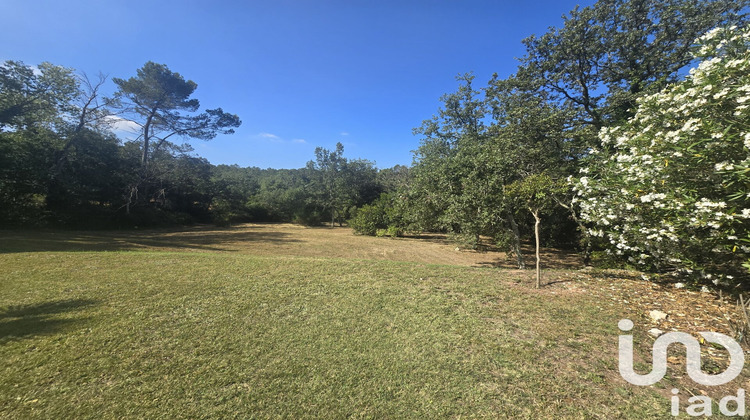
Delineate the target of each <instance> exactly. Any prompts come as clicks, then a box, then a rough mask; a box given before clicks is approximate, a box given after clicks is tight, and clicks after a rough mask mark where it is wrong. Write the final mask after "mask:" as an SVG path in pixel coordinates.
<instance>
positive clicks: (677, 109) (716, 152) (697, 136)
mask: <svg viewBox="0 0 750 420" xmlns="http://www.w3.org/2000/svg"><path fill="white" fill-rule="evenodd" d="M697 43H698V44H699V45H698V47H697V48H696V58H698V59H699V60H701V63H700V65H698V67H697V68H694V69H692V70H691V71H690V75H689V76H688V77H687V78H686V80H684V81H683V82H681V83H678V84H676V85H674V86H671V87H668V88H667V89H665V90H664V91H662V92H660V93H657V94H654V95H650V96H647V97H644V98H642V99H641V100H639V102H638V109H637V112H636V115H635V116H634V117H633V118H631V119H630V120H628V121H627V122H626V123H624V124H622V125H621V126H617V127H612V128H605V129H603V130H602V131H601V133H600V139H601V140H602V143H603V145H604V147H605V149H608V150H603V151H598V154H595V155H594V159H592V161H591V165H590V166H589V167H587V168H584V169H582V171H581V172H582V174H581V175H582V176H581V177H580V178H579V179H577V180H576V181H575V186H574V188H575V190H576V191H577V193H578V196H579V203H580V207H581V216H582V218H583V219H585V220H587V221H588V222H591V223H593V224H594V225H595V226H594V228H593V229H591V230H590V233H591V234H592V235H594V236H596V237H600V238H604V239H605V240H606V241H607V242H608V243H609V249H610V252H613V253H614V254H616V255H621V256H623V257H626V258H627V260H628V261H629V262H631V263H633V264H637V265H638V266H640V267H642V268H646V269H651V270H657V271H676V272H679V273H683V274H689V275H692V276H693V277H694V278H704V279H710V280H712V281H713V282H714V283H715V284H719V283H723V284H729V283H738V282H746V283H747V281H748V275H747V272H746V271H745V270H744V269H742V263H743V262H747V261H748V257H749V256H750V246H748V245H750V243H748V242H750V109H749V107H750V45H749V44H750V29H744V30H738V29H737V28H734V27H732V28H727V29H715V30H713V31H711V32H709V33H708V34H706V35H704V36H703V37H701V38H700V39H699V40H698V41H697ZM595 152H596V151H595Z"/></svg>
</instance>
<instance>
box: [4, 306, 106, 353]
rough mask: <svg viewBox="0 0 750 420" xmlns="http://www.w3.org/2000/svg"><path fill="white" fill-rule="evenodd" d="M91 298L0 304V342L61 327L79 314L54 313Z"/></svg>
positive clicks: (44, 332)
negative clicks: (69, 315) (65, 315)
mask: <svg viewBox="0 0 750 420" xmlns="http://www.w3.org/2000/svg"><path fill="white" fill-rule="evenodd" d="M96 303H97V301H95V300H91V299H66V300H55V301H50V302H44V303H38V304H33V305H22V306H9V307H5V308H0V343H2V342H4V341H8V340H13V339H20V338H28V337H32V336H37V335H46V334H54V333H57V332H61V331H64V330H65V329H67V328H69V327H70V326H71V325H72V324H74V323H76V322H79V321H82V320H84V319H82V318H68V317H66V318H58V317H57V316H59V315H61V314H63V313H67V312H75V311H78V310H81V309H83V308H85V307H88V306H91V305H94V304H96Z"/></svg>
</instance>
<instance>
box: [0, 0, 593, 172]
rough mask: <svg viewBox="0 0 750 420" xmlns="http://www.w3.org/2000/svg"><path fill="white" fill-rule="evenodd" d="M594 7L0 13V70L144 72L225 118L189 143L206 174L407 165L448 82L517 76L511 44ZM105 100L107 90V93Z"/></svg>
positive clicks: (142, 4) (125, 8) (21, 0)
mask: <svg viewBox="0 0 750 420" xmlns="http://www.w3.org/2000/svg"><path fill="white" fill-rule="evenodd" d="M592 3H593V1H565V0H560V1H552V0H545V1H525V2H524V1H520V2H519V1H502V0H498V1H479V0H462V1H458V0H453V1H443V0H433V1H421V0H420V1H411V0H400V1H391V0H382V1H374V0H371V1H357V0H349V1H344V0H337V1H326V0H315V1H313V0H310V1H303V0H297V1H284V0H277V1H270V0H269V1H265V0H258V1H256V0H249V1H221V0H215V1H157V0H151V1H140V0H128V1H104V0H98V1H93V0H92V1H59V0H57V1H29V0H3V1H2V2H0V27H2V28H3V29H2V31H0V45H2V49H0V60H3V61H4V60H8V59H12V60H21V61H24V62H25V63H26V64H38V63H40V62H43V61H49V62H51V63H53V64H58V65H63V66H66V67H72V68H75V69H76V70H79V71H85V72H86V73H88V74H89V75H95V74H96V73H98V72H100V71H101V72H103V73H105V74H108V75H109V76H110V77H120V78H128V77H131V76H133V75H135V71H136V69H137V68H139V67H141V66H142V65H143V64H144V63H145V62H146V61H149V60H151V61H155V62H157V63H163V64H167V65H168V66H169V68H170V69H171V70H172V71H176V72H179V73H180V74H182V75H183V76H184V77H185V78H186V79H191V80H193V81H195V82H196V83H197V84H198V89H197V90H196V92H195V94H194V97H196V98H198V99H199V100H200V101H201V105H202V108H207V107H208V108H216V107H222V108H223V109H224V110H225V111H228V112H232V113H236V114H238V115H239V116H240V118H241V119H242V121H243V124H242V126H241V127H240V128H239V129H238V130H237V132H236V133H235V134H234V135H231V136H219V137H217V138H216V139H214V140H211V141H209V142H203V141H200V140H196V141H191V142H190V143H191V144H192V145H193V147H194V148H195V152H196V153H197V154H198V155H200V156H203V157H205V158H207V159H208V160H209V161H211V163H214V164H220V163H226V164H233V163H236V164H238V165H240V166H259V167H261V168H267V167H273V168H298V167H302V166H304V165H305V162H307V161H308V160H310V159H312V157H313V151H314V149H315V147H316V146H323V147H326V148H333V147H334V146H335V144H336V142H339V141H340V142H342V143H343V144H344V148H345V156H347V157H350V158H365V159H369V160H372V161H375V162H376V164H377V166H378V167H380V168H385V167H390V166H393V165H396V164H405V165H409V164H411V161H412V153H411V151H412V150H414V149H416V148H417V147H418V145H419V138H418V137H416V136H414V135H413V134H412V129H413V128H414V127H417V126H419V125H420V124H421V122H422V121H423V120H425V119H428V118H430V117H431V116H432V115H433V114H435V113H436V112H437V109H438V107H439V105H440V103H439V98H440V96H441V95H442V94H444V93H447V92H451V91H453V90H455V89H456V87H457V82H456V80H455V76H456V75H458V74H459V73H466V72H473V73H474V74H475V75H476V76H477V78H476V83H477V86H483V85H485V83H486V82H487V81H488V80H489V79H490V77H491V75H492V74H493V73H495V72H496V73H498V74H500V75H501V76H507V75H509V74H511V73H513V72H514V71H515V68H516V66H517V62H516V61H515V58H516V57H520V56H522V55H523V54H524V48H523V45H522V44H521V40H522V39H523V38H525V37H527V36H529V35H531V34H542V33H544V32H545V31H546V30H547V28H548V27H550V26H560V25H561V24H562V19H561V16H562V15H563V14H565V13H567V12H568V11H570V10H571V9H573V8H574V7H575V6H576V5H577V4H581V5H582V6H585V5H589V4H592ZM108 86H109V89H110V91H111V90H113V89H114V87H113V84H112V83H111V82H110V83H109V85H108Z"/></svg>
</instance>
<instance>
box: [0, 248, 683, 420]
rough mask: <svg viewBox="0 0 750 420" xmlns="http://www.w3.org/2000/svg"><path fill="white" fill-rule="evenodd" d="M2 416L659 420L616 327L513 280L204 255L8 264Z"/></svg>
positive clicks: (574, 299) (52, 256) (565, 299)
mask: <svg viewBox="0 0 750 420" xmlns="http://www.w3.org/2000/svg"><path fill="white" fill-rule="evenodd" d="M0 267H2V270H1V271H0V360H2V363H1V364H0V417H10V418H28V417H35V418H123V417H125V418H220V417H236V418H252V417H259V418H268V417H284V418H312V417H316V418H349V417H353V418H467V417H468V418H474V417H486V418H534V419H535V418H601V419H611V418H633V419H642V418H655V417H656V418H658V417H662V416H663V414H666V413H668V411H669V407H668V401H667V400H665V399H663V398H661V397H659V396H657V395H656V394H655V393H653V392H652V391H649V390H648V389H641V388H637V389H636V388H634V387H631V386H627V384H625V383H624V381H622V380H621V379H619V378H617V370H616V369H617V368H616V335H617V331H616V321H617V319H618V314H617V313H613V312H611V311H607V310H602V309H599V307H598V305H597V302H594V301H590V300H588V299H587V298H586V297H585V296H581V295H575V296H573V295H565V294H560V295H552V294H549V293H543V292H537V291H535V290H533V289H530V288H526V287H520V286H517V285H516V279H514V277H513V275H511V274H509V272H507V271H502V270H497V269H489V268H471V267H456V266H446V265H429V264H419V263H409V262H394V261H365V260H347V259H325V258H309V257H306V258H302V257H298V258H295V257H267V256H253V255H244V254H237V253H221V252H211V253H200V252H198V253H196V252H189V253H188V252H183V253H180V252H155V251H152V252H121V251H118V252H60V251H55V252H38V253H27V252H23V253H6V254H0Z"/></svg>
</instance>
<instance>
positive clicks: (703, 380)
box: [617, 319, 745, 386]
mask: <svg viewBox="0 0 750 420" xmlns="http://www.w3.org/2000/svg"><path fill="white" fill-rule="evenodd" d="M617 326H618V327H619V328H620V330H621V331H630V330H632V329H633V321H631V320H629V319H621V320H620V322H618V323H617ZM700 335H701V336H702V337H703V338H704V339H705V340H706V341H708V342H709V343H716V344H720V345H721V346H723V347H724V348H725V349H727V350H728V351H729V360H730V361H729V367H728V368H727V370H725V371H724V372H722V373H719V374H716V375H708V374H705V373H703V372H702V371H701V350H700V343H699V342H698V340H696V339H695V337H693V336H691V335H690V334H687V333H683V332H675V331H673V332H668V333H666V334H664V335H661V336H660V337H659V338H657V339H656V341H655V342H654V346H653V356H652V363H653V367H652V369H651V372H650V373H648V374H646V375H641V374H638V373H636V372H635V371H634V370H633V336H632V335H630V334H626V335H620V343H619V350H620V363H619V367H620V375H622V377H623V379H625V380H626V381H628V382H630V383H631V384H633V385H638V386H648V385H653V384H655V383H657V382H659V381H660V380H661V379H662V378H664V375H665V374H666V373H667V347H669V345H670V344H673V343H681V344H682V345H684V346H685V350H686V351H687V373H688V375H689V376H690V379H692V380H693V381H695V382H697V383H699V384H701V385H705V386H717V385H723V384H725V383H727V382H729V381H731V380H733V379H734V378H736V377H737V376H738V375H739V374H740V373H741V372H742V368H743V367H744V365H745V354H744V353H743V351H742V347H740V345H739V344H738V343H737V342H736V341H735V340H734V339H732V338H731V337H729V336H727V335H724V334H720V333H715V332H701V333H700Z"/></svg>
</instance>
